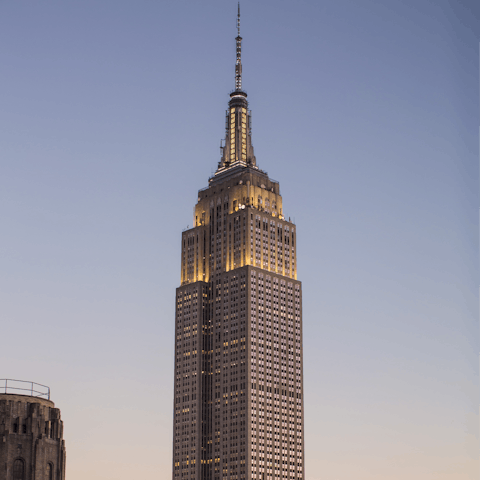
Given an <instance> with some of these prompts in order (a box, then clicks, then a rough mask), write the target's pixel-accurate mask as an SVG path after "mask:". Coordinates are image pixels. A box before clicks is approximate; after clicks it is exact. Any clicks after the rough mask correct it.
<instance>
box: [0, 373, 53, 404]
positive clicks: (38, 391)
mask: <svg viewBox="0 0 480 480" xmlns="http://www.w3.org/2000/svg"><path fill="white" fill-rule="evenodd" d="M1 393H4V394H10V395H27V396H29V397H36V398H43V399H46V400H50V388H49V387H47V386H46V385H41V384H40V383H35V382H28V381H26V380H14V379H13V378H0V394H1Z"/></svg>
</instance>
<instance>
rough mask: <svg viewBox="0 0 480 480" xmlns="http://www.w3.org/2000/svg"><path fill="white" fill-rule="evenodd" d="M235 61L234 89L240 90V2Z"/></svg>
mask: <svg viewBox="0 0 480 480" xmlns="http://www.w3.org/2000/svg"><path fill="white" fill-rule="evenodd" d="M237 34H238V35H237V38H236V39H235V40H236V41H237V61H236V62H235V90H237V91H241V90H242V37H241V36H240V2H238V15H237Z"/></svg>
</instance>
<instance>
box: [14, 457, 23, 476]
mask: <svg viewBox="0 0 480 480" xmlns="http://www.w3.org/2000/svg"><path fill="white" fill-rule="evenodd" d="M13 480H25V462H24V461H23V460H22V459H21V458H17V459H16V460H15V461H14V462H13Z"/></svg>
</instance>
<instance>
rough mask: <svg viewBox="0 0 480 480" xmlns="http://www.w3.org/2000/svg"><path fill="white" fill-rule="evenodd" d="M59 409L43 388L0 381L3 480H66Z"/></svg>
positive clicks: (12, 381)
mask: <svg viewBox="0 0 480 480" xmlns="http://www.w3.org/2000/svg"><path fill="white" fill-rule="evenodd" d="M65 457H66V454H65V441H64V440H63V422H62V419H61V416H60V410H59V409H58V408H55V404H54V403H53V402H52V401H51V400H50V389H49V388H48V387H46V386H44V385H39V384H37V383H33V382H24V381H20V380H7V379H0V479H1V480H65Z"/></svg>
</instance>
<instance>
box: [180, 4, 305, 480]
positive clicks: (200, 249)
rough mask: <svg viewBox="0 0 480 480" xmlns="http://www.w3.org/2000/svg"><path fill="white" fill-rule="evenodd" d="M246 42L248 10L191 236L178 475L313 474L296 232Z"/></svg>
mask: <svg viewBox="0 0 480 480" xmlns="http://www.w3.org/2000/svg"><path fill="white" fill-rule="evenodd" d="M241 42H242V38H241V37H240V11H239V13H238V36H237V37H236V54H237V56H236V65H235V90H234V91H233V92H232V93H231V94H230V101H229V104H228V110H227V112H226V136H225V143H224V144H222V157H221V160H220V162H219V164H218V168H217V171H216V172H215V174H214V175H213V176H212V177H211V178H210V179H209V181H208V187H207V188H205V189H202V190H200V191H199V192H198V202H197V204H196V206H195V213H194V227H193V228H191V229H189V230H186V231H184V232H183V233H182V248H181V252H182V258H181V286H180V287H179V288H177V291H176V315H175V386H174V389H175V392H174V426H173V475H172V478H173V480H186V479H190V480H194V479H195V480H200V479H201V480H221V479H222V480H224V479H230V480H250V479H261V480H269V479H272V480H273V479H275V480H277V479H285V480H286V479H288V480H290V479H297V480H298V479H302V480H303V479H304V476H305V473H304V428H303V426H304V411H303V358H302V289H301V282H300V281H298V280H297V262H296V228H295V225H294V224H293V223H291V222H290V221H287V220H285V218H284V216H283V205H282V197H281V195H280V187H279V184H278V182H276V181H274V180H272V179H270V178H269V177H268V175H267V173H266V172H265V171H263V170H261V169H260V168H259V167H258V166H257V164H256V158H255V155H254V151H253V146H252V142H251V112H250V111H249V110H248V101H247V94H246V93H245V92H244V91H243V90H242V64H241Z"/></svg>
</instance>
